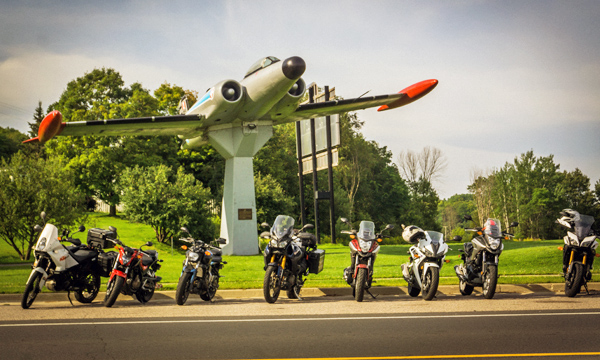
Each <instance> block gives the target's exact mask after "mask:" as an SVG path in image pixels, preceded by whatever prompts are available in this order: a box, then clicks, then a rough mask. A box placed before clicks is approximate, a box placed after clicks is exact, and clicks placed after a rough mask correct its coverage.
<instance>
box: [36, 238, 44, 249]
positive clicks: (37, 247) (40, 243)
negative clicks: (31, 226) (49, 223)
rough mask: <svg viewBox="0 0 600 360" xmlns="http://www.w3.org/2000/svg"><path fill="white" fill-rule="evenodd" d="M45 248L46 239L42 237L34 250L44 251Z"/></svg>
mask: <svg viewBox="0 0 600 360" xmlns="http://www.w3.org/2000/svg"><path fill="white" fill-rule="evenodd" d="M45 247H46V238H45V237H43V238H41V239H40V241H38V244H37V246H36V250H44V248H45Z"/></svg>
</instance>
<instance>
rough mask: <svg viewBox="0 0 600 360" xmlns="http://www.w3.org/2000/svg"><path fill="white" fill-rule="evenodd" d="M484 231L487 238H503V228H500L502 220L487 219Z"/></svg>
mask: <svg viewBox="0 0 600 360" xmlns="http://www.w3.org/2000/svg"><path fill="white" fill-rule="evenodd" d="M483 231H484V232H485V234H486V235H487V236H491V237H493V238H500V237H502V227H501V226H500V220H498V219H487V221H486V222H485V224H484V225H483Z"/></svg>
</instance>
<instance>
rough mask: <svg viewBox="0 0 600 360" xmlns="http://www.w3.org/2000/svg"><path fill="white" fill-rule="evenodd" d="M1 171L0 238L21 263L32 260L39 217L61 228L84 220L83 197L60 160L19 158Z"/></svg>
mask: <svg viewBox="0 0 600 360" xmlns="http://www.w3.org/2000/svg"><path fill="white" fill-rule="evenodd" d="M1 168H2V169H3V170H2V171H0V189H1V190H0V238H1V239H2V240H4V241H5V242H6V243H7V244H9V245H10V246H11V247H12V248H13V249H14V250H15V251H16V252H17V254H18V255H19V257H20V258H21V259H22V260H29V259H30V256H31V249H32V248H33V245H34V244H35V242H36V235H37V233H35V232H34V231H33V226H34V225H35V224H39V225H43V224H42V223H41V221H40V218H39V216H40V213H41V212H42V211H45V212H46V213H47V215H48V218H47V221H48V222H49V223H51V224H53V225H55V226H57V227H58V228H64V227H71V226H74V225H76V224H78V223H79V224H80V223H81V221H83V219H84V218H85V205H84V196H83V194H82V193H81V192H79V191H78V190H77V188H76V187H75V186H74V184H73V180H72V179H73V174H72V173H71V172H69V171H68V170H65V169H64V164H63V163H62V162H61V161H59V159H57V158H51V159H48V160H44V159H42V158H35V157H27V156H25V155H24V154H21V153H19V154H16V155H14V156H13V157H12V160H11V162H10V164H9V163H8V162H7V161H6V160H2V163H1Z"/></svg>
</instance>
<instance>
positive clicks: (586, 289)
mask: <svg viewBox="0 0 600 360" xmlns="http://www.w3.org/2000/svg"><path fill="white" fill-rule="evenodd" d="M583 287H584V288H585V292H586V293H587V294H588V295H589V294H590V291H589V290H588V287H587V282H584V283H583Z"/></svg>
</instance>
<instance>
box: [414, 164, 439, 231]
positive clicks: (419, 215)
mask: <svg viewBox="0 0 600 360" xmlns="http://www.w3.org/2000/svg"><path fill="white" fill-rule="evenodd" d="M409 188H410V196H411V201H410V209H409V211H408V215H409V217H410V220H411V224H415V225H417V226H419V227H421V228H423V229H426V230H434V231H440V230H441V228H440V225H439V224H438V223H437V221H436V218H437V205H438V202H439V200H440V199H439V197H438V195H437V193H436V192H435V190H434V189H433V187H432V186H431V183H430V182H429V181H428V180H427V179H425V178H424V177H422V176H421V177H420V178H419V179H418V180H417V181H414V182H411V183H409Z"/></svg>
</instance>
